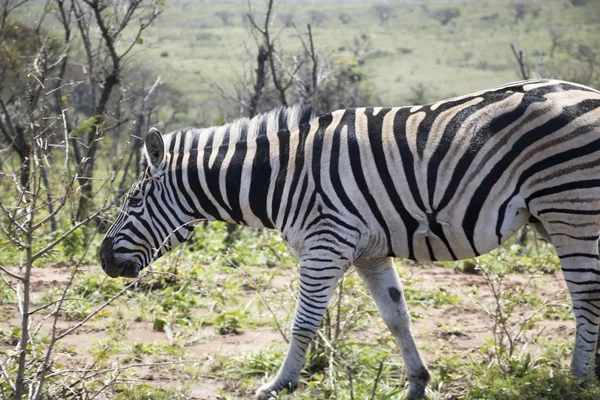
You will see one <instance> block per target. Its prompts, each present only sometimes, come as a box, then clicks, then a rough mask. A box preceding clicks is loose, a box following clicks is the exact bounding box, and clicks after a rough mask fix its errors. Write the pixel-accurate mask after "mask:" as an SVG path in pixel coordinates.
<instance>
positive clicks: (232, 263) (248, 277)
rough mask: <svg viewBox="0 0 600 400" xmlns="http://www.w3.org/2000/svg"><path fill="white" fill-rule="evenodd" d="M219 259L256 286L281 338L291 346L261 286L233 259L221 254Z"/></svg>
mask: <svg viewBox="0 0 600 400" xmlns="http://www.w3.org/2000/svg"><path fill="white" fill-rule="evenodd" d="M219 257H223V258H224V259H225V260H226V261H227V262H228V263H229V264H230V265H231V266H233V267H234V268H235V270H236V271H240V272H241V273H242V275H244V277H245V278H246V279H247V280H248V281H249V282H250V283H251V284H252V286H254V288H256V293H258V295H259V296H260V298H261V300H262V302H263V303H264V304H265V306H267V309H268V310H269V312H270V313H271V316H272V317H273V321H275V325H276V326H277V330H278V331H279V333H280V334H281V337H283V340H285V342H286V343H288V344H289V342H290V341H289V339H288V337H287V335H286V334H285V333H284V332H283V329H282V328H281V325H280V324H279V321H278V320H277V316H276V315H275V312H274V311H273V309H272V308H271V305H270V304H269V302H268V301H267V299H266V298H265V297H264V296H263V294H262V292H261V290H260V288H259V286H258V285H257V284H256V282H254V280H253V279H252V278H251V277H250V275H249V274H248V273H247V272H246V271H244V270H243V269H242V268H240V266H239V265H237V264H236V263H234V262H233V261H232V260H231V259H229V257H227V256H226V255H224V254H219Z"/></svg>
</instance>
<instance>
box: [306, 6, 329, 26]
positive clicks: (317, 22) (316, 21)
mask: <svg viewBox="0 0 600 400" xmlns="http://www.w3.org/2000/svg"><path fill="white" fill-rule="evenodd" d="M328 19H329V17H328V16H327V14H325V13H324V12H322V11H319V10H311V11H310V23H311V25H314V26H321V24H323V22H325V21H327V20H328Z"/></svg>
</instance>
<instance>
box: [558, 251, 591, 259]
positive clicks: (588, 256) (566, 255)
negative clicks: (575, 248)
mask: <svg viewBox="0 0 600 400" xmlns="http://www.w3.org/2000/svg"><path fill="white" fill-rule="evenodd" d="M575 257H582V258H594V259H596V260H598V259H600V258H599V257H598V254H591V253H569V254H562V255H559V256H558V258H560V259H561V260H563V259H565V258H575Z"/></svg>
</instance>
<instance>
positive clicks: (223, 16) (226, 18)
mask: <svg viewBox="0 0 600 400" xmlns="http://www.w3.org/2000/svg"><path fill="white" fill-rule="evenodd" d="M234 16H235V15H234V14H233V13H231V12H229V11H217V12H216V13H215V17H217V18H219V19H220V20H221V23H223V25H224V26H231V20H232V19H233V17H234Z"/></svg>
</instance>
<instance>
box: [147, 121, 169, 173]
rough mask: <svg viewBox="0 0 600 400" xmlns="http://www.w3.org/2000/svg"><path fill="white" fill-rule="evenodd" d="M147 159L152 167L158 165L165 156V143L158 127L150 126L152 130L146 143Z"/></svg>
mask: <svg viewBox="0 0 600 400" xmlns="http://www.w3.org/2000/svg"><path fill="white" fill-rule="evenodd" d="M144 147H145V149H144V152H145V153H146V160H148V163H149V164H150V165H151V166H152V167H155V168H156V167H158V166H159V165H160V164H161V163H162V162H163V159H164V157H165V143H164V142H163V138H162V135H161V134H160V132H159V131H158V129H156V128H150V132H148V135H146V143H145V145H144Z"/></svg>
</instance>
